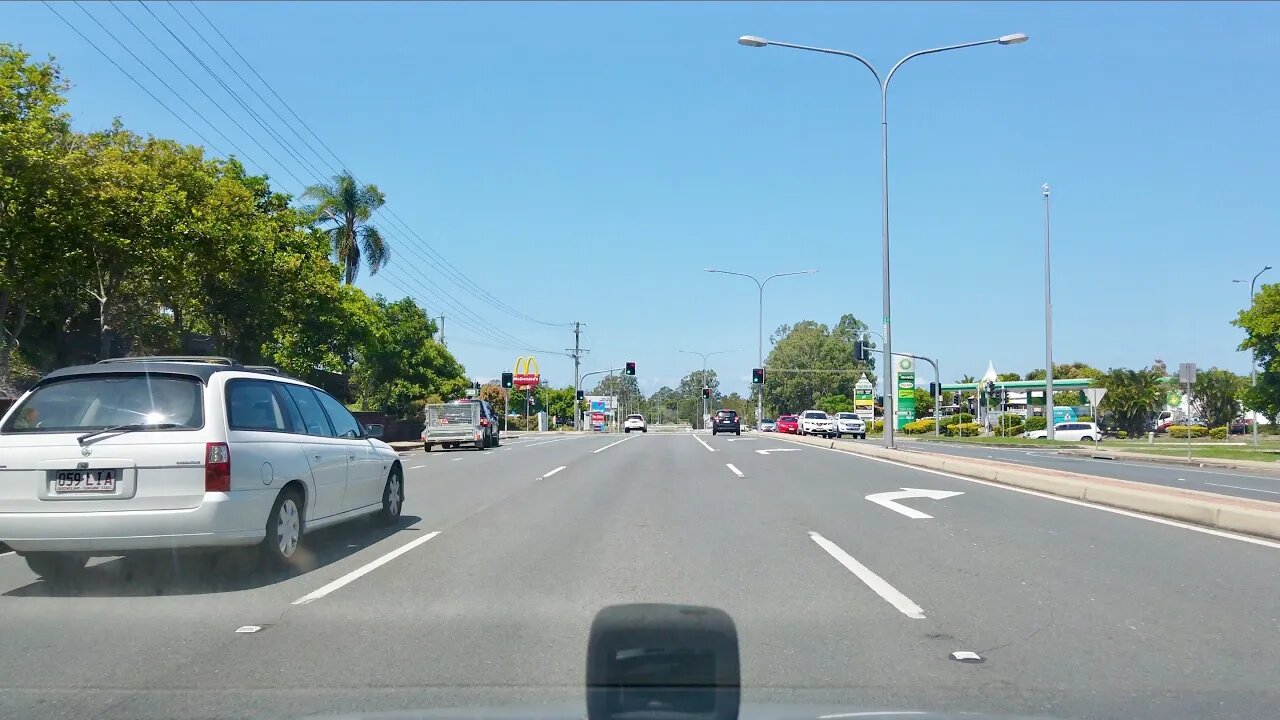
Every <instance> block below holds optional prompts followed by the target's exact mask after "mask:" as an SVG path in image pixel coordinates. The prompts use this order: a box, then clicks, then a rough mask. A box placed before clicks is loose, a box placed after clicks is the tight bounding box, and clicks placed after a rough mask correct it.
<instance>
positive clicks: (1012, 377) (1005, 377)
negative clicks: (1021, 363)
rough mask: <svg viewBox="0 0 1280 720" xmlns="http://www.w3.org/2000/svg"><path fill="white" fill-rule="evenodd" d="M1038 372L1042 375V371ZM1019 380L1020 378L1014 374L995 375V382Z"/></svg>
mask: <svg viewBox="0 0 1280 720" xmlns="http://www.w3.org/2000/svg"><path fill="white" fill-rule="evenodd" d="M1040 372H1041V373H1043V372H1044V371H1043V370H1041V371H1040ZM1021 379H1022V376H1021V375H1019V374H1018V373H1016V372H1004V373H999V374H997V375H996V380H999V381H1000V382H1013V381H1016V380H1021Z"/></svg>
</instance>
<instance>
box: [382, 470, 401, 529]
mask: <svg viewBox="0 0 1280 720" xmlns="http://www.w3.org/2000/svg"><path fill="white" fill-rule="evenodd" d="M403 510H404V471H403V470H401V469H400V466H399V465H396V466H395V467H393V468H391V472H390V473H387V484H386V485H385V486H383V488H382V510H380V511H378V514H377V519H378V523H379V524H382V525H392V524H394V523H395V522H396V521H397V520H399V519H400V513H401V512H402V511H403Z"/></svg>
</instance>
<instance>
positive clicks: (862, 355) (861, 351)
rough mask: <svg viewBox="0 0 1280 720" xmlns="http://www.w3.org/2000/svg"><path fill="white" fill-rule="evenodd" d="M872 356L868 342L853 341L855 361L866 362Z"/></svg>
mask: <svg viewBox="0 0 1280 720" xmlns="http://www.w3.org/2000/svg"><path fill="white" fill-rule="evenodd" d="M870 354H871V353H870V349H869V348H867V341H866V340H854V341H853V359H854V360H866V359H867V357H868V356H869V355H870Z"/></svg>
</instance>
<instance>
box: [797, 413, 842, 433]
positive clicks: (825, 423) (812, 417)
mask: <svg viewBox="0 0 1280 720" xmlns="http://www.w3.org/2000/svg"><path fill="white" fill-rule="evenodd" d="M800 434H801V435H822V436H825V437H829V438H833V437H835V436H836V424H835V423H834V422H832V421H831V416H829V415H827V414H826V413H825V412H823V411H821V410H805V411H804V412H803V413H801V414H800Z"/></svg>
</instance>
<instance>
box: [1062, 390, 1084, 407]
mask: <svg viewBox="0 0 1280 720" xmlns="http://www.w3.org/2000/svg"><path fill="white" fill-rule="evenodd" d="M1087 402H1089V400H1088V398H1082V397H1081V394H1080V391H1079V390H1058V391H1056V392H1054V393H1053V406H1054V407H1062V406H1066V407H1076V406H1077V405H1084V404H1085V403H1087Z"/></svg>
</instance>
